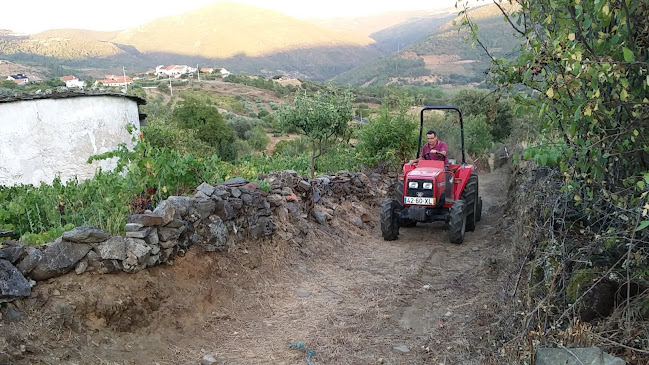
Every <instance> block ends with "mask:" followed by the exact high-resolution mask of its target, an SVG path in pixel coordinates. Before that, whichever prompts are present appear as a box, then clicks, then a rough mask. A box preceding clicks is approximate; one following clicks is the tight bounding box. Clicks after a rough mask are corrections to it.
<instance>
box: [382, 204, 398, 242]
mask: <svg viewBox="0 0 649 365" xmlns="http://www.w3.org/2000/svg"><path fill="white" fill-rule="evenodd" d="M398 207H399V203H398V202H397V201H396V200H394V199H385V200H383V202H381V233H382V234H383V239H384V240H386V241H394V240H396V239H397V238H399V220H398V219H397V209H398Z"/></svg>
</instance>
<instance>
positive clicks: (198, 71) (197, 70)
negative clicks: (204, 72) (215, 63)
mask: <svg viewBox="0 0 649 365" xmlns="http://www.w3.org/2000/svg"><path fill="white" fill-rule="evenodd" d="M196 72H197V73H198V82H201V69H200V68H198V63H197V64H196Z"/></svg>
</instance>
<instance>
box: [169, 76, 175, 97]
mask: <svg viewBox="0 0 649 365" xmlns="http://www.w3.org/2000/svg"><path fill="white" fill-rule="evenodd" d="M169 91H170V92H171V96H174V89H173V88H172V87H171V74H169Z"/></svg>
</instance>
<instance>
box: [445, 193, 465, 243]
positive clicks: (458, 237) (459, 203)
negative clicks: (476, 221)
mask: <svg viewBox="0 0 649 365" xmlns="http://www.w3.org/2000/svg"><path fill="white" fill-rule="evenodd" d="M449 216H450V217H449V222H448V239H449V240H450V241H451V243H462V242H463V241H464V233H465V232H466V220H467V214H466V203H465V202H464V200H456V201H455V202H454V203H453V205H452V206H451V211H450V213H449Z"/></svg>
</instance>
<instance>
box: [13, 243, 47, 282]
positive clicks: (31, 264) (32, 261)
mask: <svg viewBox="0 0 649 365" xmlns="http://www.w3.org/2000/svg"><path fill="white" fill-rule="evenodd" d="M25 252H26V254H25V255H24V256H23V258H22V259H21V260H20V261H19V262H18V263H17V264H16V268H17V269H18V271H20V273H21V274H23V275H25V276H27V275H29V273H30V272H31V271H32V270H33V269H34V268H35V267H36V265H38V263H39V262H40V261H41V259H42V258H43V253H42V252H41V250H39V249H37V248H36V247H26V248H25Z"/></svg>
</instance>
